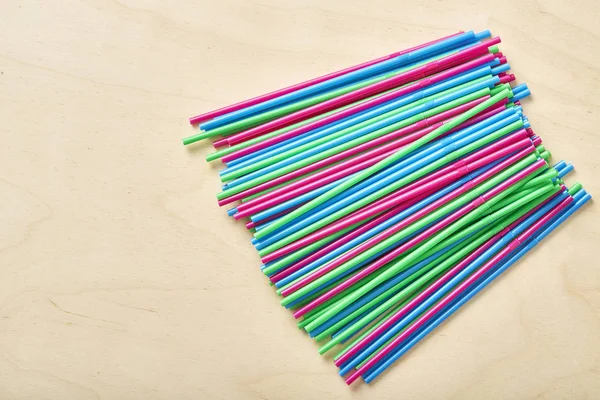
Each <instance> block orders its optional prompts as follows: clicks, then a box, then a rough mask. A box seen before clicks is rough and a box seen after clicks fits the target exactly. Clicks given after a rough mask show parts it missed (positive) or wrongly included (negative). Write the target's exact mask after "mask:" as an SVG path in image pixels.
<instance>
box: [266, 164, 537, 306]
mask: <svg viewBox="0 0 600 400" xmlns="http://www.w3.org/2000/svg"><path fill="white" fill-rule="evenodd" d="M536 159H537V157H536V155H535V154H530V155H529V156H526V157H524V158H523V159H521V160H520V161H518V162H517V163H515V164H513V165H512V166H510V167H508V168H507V169H505V170H504V171H501V172H499V173H498V174H496V175H494V176H493V177H491V178H490V179H489V180H488V181H486V182H484V183H482V184H480V185H479V186H477V187H476V188H473V189H471V190H470V191H468V192H467V193H465V194H463V195H461V196H459V197H458V198H456V199H454V200H452V201H450V202H448V203H447V204H446V205H444V206H442V207H440V208H439V209H438V210H436V211H434V212H433V213H431V214H429V215H428V216H426V217H425V218H423V219H421V220H419V221H416V222H414V223H413V224H411V225H410V226H408V227H406V228H404V229H403V230H401V231H400V232H397V233H396V234H394V235H392V236H391V237H389V238H387V239H386V240H384V241H383V242H381V243H379V244H377V245H375V246H374V247H372V248H371V249H369V250H367V251H366V252H364V253H363V254H362V255H361V256H359V257H357V258H355V259H353V260H350V261H347V262H346V263H344V264H342V266H346V265H347V264H348V263H350V264H351V265H349V266H348V268H351V267H353V266H354V265H356V264H358V263H360V262H363V261H365V260H366V259H367V258H369V257H371V256H374V255H375V254H377V253H378V252H379V251H381V250H383V249H385V248H387V246H389V245H391V244H393V243H395V242H396V241H398V240H400V239H402V238H404V237H406V236H408V235H410V234H411V233H414V232H416V231H417V230H418V229H421V228H422V227H424V226H426V225H428V224H429V223H432V222H433V221H435V220H436V219H437V218H441V217H442V216H444V215H446V214H447V213H449V212H451V211H453V210H455V209H456V208H458V207H460V206H462V205H464V204H466V203H467V202H469V201H470V200H473V199H474V198H475V197H477V196H478V195H479V193H480V191H487V190H489V189H491V188H493V187H494V186H496V185H497V184H499V183H500V182H502V181H503V180H505V179H506V178H508V177H509V176H511V175H513V174H514V173H516V172H518V171H519V170H521V169H523V168H525V167H526V166H528V165H529V164H532V163H534V162H535V160H536ZM425 168H427V167H425ZM417 172H418V171H417ZM413 174H414V173H413ZM413 174H411V175H413ZM409 176H410V175H409ZM300 251H302V250H300ZM293 254H294V253H292V255H293ZM339 257H341V256H338V257H337V258H339ZM334 260H335V259H334ZM332 262H333V261H332ZM275 264H277V263H275ZM275 264H274V265H270V266H269V267H267V268H265V269H264V271H263V272H264V273H265V274H271V272H273V271H271V268H274V267H276V265H275ZM328 264H329V263H328ZM328 264H326V265H328ZM326 265H323V266H321V267H320V268H319V269H321V268H326ZM278 267H279V268H281V267H280V266H278ZM340 267H341V266H340ZM340 267H338V268H340ZM326 276H327V275H326ZM321 278H323V277H321ZM321 278H319V279H321ZM291 296H293V294H292V295H290V296H288V297H286V299H288V298H289V297H291ZM284 300H285V299H284ZM290 301H291V300H290ZM282 304H284V305H285V304H287V303H283V302H282Z"/></svg>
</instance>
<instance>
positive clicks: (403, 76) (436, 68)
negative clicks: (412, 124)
mask: <svg viewBox="0 0 600 400" xmlns="http://www.w3.org/2000/svg"><path fill="white" fill-rule="evenodd" d="M498 43H500V38H499V37H494V38H492V39H490V40H489V41H487V42H485V43H480V44H476V45H474V46H472V47H469V48H467V49H464V50H461V51H459V52H458V53H455V54H452V55H449V56H446V57H443V58H440V59H439V60H436V61H432V62H429V63H427V64H424V65H422V66H419V67H416V68H413V69H411V70H409V71H406V72H402V73H399V74H398V75H395V76H393V77H391V78H387V79H384V80H382V81H379V82H377V83H373V84H371V85H368V86H365V87H363V88H360V89H357V90H355V91H352V92H349V93H346V94H344V95H341V96H338V97H334V98H332V99H330V100H326V101H324V102H321V103H318V104H315V105H313V106H310V107H307V108H305V109H302V110H299V111H296V112H294V113H291V114H288V115H286V116H284V117H282V118H280V119H278V120H275V121H280V122H279V123H280V124H281V125H279V126H287V125H290V124H293V123H294V122H296V121H300V120H303V119H306V118H310V117H313V116H315V115H318V114H321V113H324V112H327V111H330V110H333V109H335V108H338V107H343V106H345V105H347V104H351V103H354V102H355V101H359V100H362V99H364V98H367V97H369V96H372V95H376V94H377V93H381V92H383V91H386V90H388V89H392V88H394V87H397V86H400V85H404V84H406V83H410V82H412V81H414V80H417V79H421V78H425V77H426V76H429V75H433V74H436V73H439V72H441V71H443V70H445V69H448V68H451V67H454V66H456V65H459V64H462V63H465V62H466V61H467V60H468V59H473V58H477V57H479V58H478V60H479V61H478V63H476V64H475V65H482V64H485V63H487V62H490V61H492V60H493V59H494V58H495V55H494V54H491V53H489V52H488V47H489V46H492V45H495V44H498ZM486 54H487V55H486ZM256 136H259V134H254V135H252V134H248V133H246V131H242V132H240V133H236V134H234V135H231V136H228V137H227V138H225V139H223V140H225V141H226V142H227V143H228V144H229V145H230V146H232V145H234V144H238V143H242V142H244V141H246V140H248V139H252V138H254V137H256ZM215 143H216V142H215Z"/></svg>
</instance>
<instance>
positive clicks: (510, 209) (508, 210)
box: [305, 182, 560, 354]
mask: <svg viewBox="0 0 600 400" xmlns="http://www.w3.org/2000/svg"><path fill="white" fill-rule="evenodd" d="M558 190H560V188H558V187H555V186H554V185H553V184H552V183H551V182H549V183H548V185H546V186H545V187H543V188H540V189H538V190H536V191H535V192H533V193H531V194H530V195H528V196H526V197H522V198H521V199H519V201H518V202H516V203H513V204H511V205H509V206H507V207H505V208H504V209H502V210H499V211H497V212H495V213H493V214H489V215H488V216H486V217H484V218H483V219H481V220H480V221H478V222H477V223H476V224H477V225H478V226H479V228H481V227H484V226H486V225H490V222H491V221H494V222H495V223H494V224H493V225H492V227H491V228H490V229H488V230H486V232H485V233H484V234H483V235H481V236H479V237H477V238H476V239H475V240H473V241H471V242H469V243H468V244H466V245H465V246H463V247H462V248H461V250H460V251H458V252H456V253H455V254H453V255H452V256H451V257H450V258H448V259H447V260H445V261H444V262H442V263H441V264H440V265H438V266H437V267H435V268H434V269H432V270H431V271H429V272H428V274H426V275H424V276H423V277H422V278H421V279H420V280H418V281H415V282H414V283H413V284H411V285H410V286H408V287H407V288H406V289H404V290H402V291H401V292H399V293H398V294H396V295H394V296H393V297H392V298H390V299H389V300H388V301H386V302H385V303H383V304H381V305H380V306H378V307H377V308H376V309H375V310H373V311H372V312H370V313H369V314H367V315H366V316H365V317H363V318H361V320H359V321H357V322H356V323H355V324H353V325H352V326H350V327H348V329H347V330H345V331H344V332H343V333H342V334H340V335H338V336H336V337H335V338H333V339H332V340H330V341H329V342H327V343H326V344H325V345H324V346H323V347H321V348H320V349H319V353H321V354H323V353H325V352H327V351H329V350H330V349H331V348H333V347H334V346H335V345H336V344H338V343H340V342H341V341H342V340H344V339H345V338H346V337H348V336H350V335H351V334H352V333H353V332H356V331H357V330H358V329H361V327H363V326H364V325H365V324H367V323H368V322H369V321H371V320H373V318H375V317H376V316H377V315H379V314H380V313H381V312H382V311H384V310H386V309H388V308H389V307H390V306H391V305H393V304H395V303H396V302H397V301H400V300H401V299H403V298H405V297H406V296H407V295H409V294H411V293H414V292H415V290H419V288H421V287H422V286H423V284H424V283H425V277H426V276H433V275H434V274H437V273H440V272H444V271H446V270H447V269H449V268H450V267H452V266H454V265H456V264H457V263H458V262H460V260H462V259H463V258H464V257H466V256H467V255H468V254H470V253H471V252H472V251H474V250H476V249H477V248H479V246H481V245H482V244H483V243H485V241H487V240H488V239H489V238H491V237H492V236H494V235H495V234H496V233H498V232H500V231H501V230H502V229H504V228H506V226H508V225H509V224H510V223H511V222H512V221H515V220H517V219H518V218H519V217H520V216H521V215H522V214H523V213H519V212H515V210H517V209H519V208H523V209H525V210H528V209H533V208H534V207H535V206H536V205H537V204H539V203H541V202H542V201H544V200H545V199H547V198H549V197H550V196H551V195H552V194H553V193H556V191H558ZM536 199H537V200H536ZM534 200H536V201H534ZM527 203H530V204H529V206H528V207H523V206H524V205H526V204H527ZM525 212H527V211H525ZM506 216H509V217H508V218H504V217H506ZM499 219H503V220H502V221H501V222H499ZM422 247H427V245H426V244H424V245H422ZM412 254H413V253H411V255H412ZM409 257H410V255H409V256H407V258H409ZM403 261H404V259H403V260H401V261H399V262H398V263H397V264H402V263H403ZM366 286H367V285H365V286H363V287H362V288H363V289H365V288H366ZM353 300H354V299H353ZM338 311H339V310H335V312H338ZM325 315H326V313H324V314H323V315H322V316H320V318H316V319H315V321H313V322H312V323H311V324H309V325H308V326H306V327H305V329H306V330H308V331H309V332H310V330H312V329H314V328H316V327H317V326H318V325H320V324H321V323H322V322H324V321H323V320H322V319H323V316H325ZM328 318H329V317H328ZM328 318H327V319H328ZM319 320H321V321H319Z"/></svg>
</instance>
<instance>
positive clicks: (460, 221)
mask: <svg viewBox="0 0 600 400" xmlns="http://www.w3.org/2000/svg"><path fill="white" fill-rule="evenodd" d="M537 164H538V165H540V164H539V163H537ZM538 165H536V163H534V164H533V165H532V166H531V167H528V168H525V169H524V170H523V171H521V172H519V173H517V174H515V175H514V176H513V177H511V178H509V179H508V180H506V181H505V182H503V183H502V184H501V185H499V186H497V187H496V188H494V189H492V190H490V191H488V192H487V193H485V194H483V195H481V196H480V197H478V198H477V199H475V200H473V201H471V202H470V203H468V204H466V205H465V206H463V207H461V208H459V209H457V210H455V211H454V212H452V213H451V214H450V215H449V216H447V217H445V218H444V219H442V220H441V221H439V222H438V223H436V224H434V225H433V226H432V227H430V228H428V229H426V230H425V231H424V232H422V233H421V234H419V235H417V236H416V237H415V238H413V239H412V240H409V241H408V242H406V243H405V244H404V245H402V246H400V247H398V248H396V249H394V250H393V251H392V252H390V253H388V254H387V255H385V256H384V257H382V258H380V259H378V260H377V262H374V263H371V264H370V265H369V266H368V267H367V268H365V269H363V270H362V271H360V273H358V274H356V275H355V276H353V277H352V278H351V279H348V280H346V281H344V282H343V283H341V284H339V285H337V286H336V287H335V288H334V289H332V290H330V291H328V292H327V293H326V294H324V295H322V296H320V297H319V298H317V299H315V300H314V301H312V302H310V303H309V304H307V305H306V306H304V307H302V308H301V309H300V310H298V311H296V312H295V313H294V316H295V317H296V318H297V317H299V316H302V315H303V314H304V313H306V312H307V311H309V310H310V309H312V308H314V307H315V306H317V305H319V304H320V303H322V302H323V301H325V300H326V299H328V298H330V297H331V296H333V295H335V294H337V293H338V292H339V291H341V290H344V289H346V288H347V287H349V286H350V285H352V284H354V283H355V282H357V281H358V280H360V279H362V277H364V276H367V275H369V274H370V273H372V272H373V271H375V270H377V269H379V268H381V267H382V266H383V265H385V264H387V263H388V262H389V261H392V260H393V259H394V258H396V257H397V255H399V254H402V253H404V252H406V251H407V250H410V249H415V248H416V247H417V245H419V244H420V243H422V242H424V241H425V240H427V239H431V240H430V241H429V242H428V246H430V248H431V247H432V246H433V245H435V244H436V243H434V242H433V241H432V240H433V239H434V238H437V240H443V239H444V237H443V235H446V237H447V236H448V235H450V234H451V233H453V232H451V230H454V231H456V230H457V229H459V228H460V227H461V226H464V224H466V223H468V222H472V221H473V220H475V219H476V218H479V217H480V216H481V215H484V214H483V213H484V212H485V210H487V209H488V204H489V205H491V204H494V203H495V202H497V201H499V200H501V199H502V198H503V197H505V196H506V195H508V194H510V193H511V191H514V190H515V189H516V188H517V187H518V184H516V183H517V182H519V181H522V180H523V179H524V178H526V177H527V176H529V175H530V174H531V173H532V172H533V171H535V169H536V167H537V168H539V167H538ZM527 198H528V196H525V197H523V199H527ZM486 203H487V204H486ZM513 204H519V201H518V202H515V203H513ZM506 209H507V210H508V209H509V207H506ZM501 211H502V212H504V211H505V209H502V210H501ZM482 221H484V223H486V222H487V221H486V220H485V219H483V220H482ZM487 223H489V222H487ZM409 232H410V231H409ZM411 233H412V232H411ZM440 236H441V237H442V238H441V239H440V238H439V237H440ZM431 243H433V244H431ZM425 247H427V246H425ZM419 250H421V251H423V250H422V249H421V247H419V248H417V249H416V250H415V251H414V252H413V253H411V254H415V253H417V252H418V251H419ZM426 250H429V249H426ZM426 250H425V251H426ZM421 254H422V253H421ZM408 257H410V255H409V256H408ZM408 257H407V258H408ZM405 259H406V258H405ZM345 269H348V267H346V268H345ZM340 271H342V272H343V271H344V269H343V268H338V270H336V271H333V272H330V273H329V274H327V275H325V276H324V277H322V278H319V279H322V280H329V279H331V278H332V277H333V276H335V275H337V274H339V273H340ZM319 279H317V281H314V282H312V283H309V284H308V285H307V286H305V287H304V288H302V289H300V290H298V291H296V292H294V293H293V294H291V295H290V296H288V297H286V298H284V299H283V300H282V303H283V302H284V301H289V300H288V299H293V298H294V297H296V296H298V294H299V293H302V292H304V291H306V290H307V289H308V288H309V287H310V286H313V285H314V284H315V282H318V281H319ZM307 328H308V327H307Z"/></svg>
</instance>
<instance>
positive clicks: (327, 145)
mask: <svg viewBox="0 0 600 400" xmlns="http://www.w3.org/2000/svg"><path fill="white" fill-rule="evenodd" d="M499 79H500V78H498V77H497V76H496V77H490V78H489V79H485V80H483V81H481V82H476V83H473V84H471V85H469V86H467V87H464V88H462V89H459V90H457V91H455V92H451V93H447V94H445V95H442V96H440V97H437V98H434V99H432V100H429V101H427V102H425V103H423V104H420V105H417V106H415V107H412V108H409V109H407V110H405V111H402V112H399V113H397V114H394V115H391V116H389V117H387V118H384V119H382V120H380V121H377V122H374V123H371V124H367V125H366V126H363V127H362V128H360V129H357V130H353V131H351V132H348V133H347V134H344V135H342V136H341V137H338V138H335V139H332V140H329V141H326V142H324V143H321V144H319V145H317V146H314V147H310V148H308V149H307V150H305V151H303V152H301V153H299V154H296V155H293V156H291V157H288V158H286V159H284V160H281V161H278V162H276V163H273V164H271V165H268V166H266V167H263V168H261V169H258V170H256V171H254V172H251V173H249V174H246V175H244V176H241V177H239V178H237V179H234V180H232V181H230V182H228V187H229V188H233V187H235V186H238V185H240V184H242V183H246V182H248V181H251V180H252V179H255V178H258V177H260V176H263V175H265V174H267V173H269V172H273V171H276V170H278V169H280V168H283V167H287V166H289V165H291V164H294V163H296V162H298V161H301V160H304V159H306V158H307V157H310V156H313V155H315V154H319V153H322V152H324V151H326V150H329V149H332V148H334V147H336V146H339V145H342V144H344V143H346V142H349V141H351V140H354V139H357V138H359V137H361V136H364V135H367V134H369V133H371V132H374V131H377V130H379V129H382V128H385V127H387V126H388V125H392V124H394V123H397V122H400V121H403V120H405V119H408V118H410V117H413V116H415V115H417V114H419V113H422V112H425V111H428V110H431V109H432V108H435V107H437V106H440V105H442V104H445V103H448V102H450V101H452V100H456V99H458V98H460V97H463V96H466V95H469V94H471V93H474V92H476V91H478V90H481V89H485V88H489V87H493V86H494V85H495V84H496V83H497V82H498V81H499ZM422 92H423V91H419V92H416V93H414V94H412V95H409V96H408V97H409V98H411V99H410V100H411V101H408V100H406V98H401V99H399V100H398V101H397V102H398V103H400V102H404V101H408V103H411V102H414V101H416V100H418V99H420V98H422V96H423V95H422ZM395 108H397V107H396V106H394V107H392V110H390V111H389V112H393V109H395ZM359 118H360V117H359ZM365 123H366V122H365ZM346 124H349V125H348V126H352V125H354V123H349V122H346V123H344V124H342V125H344V126H346ZM334 128H335V129H334ZM334 128H332V130H333V132H335V131H337V128H336V127H334ZM319 135H321V140H323V139H325V138H327V136H329V135H333V133H332V132H331V130H329V132H327V134H326V135H325V134H323V132H321V133H319ZM234 168H235V167H234ZM239 168H241V167H239ZM227 175H228V174H224V175H222V179H227Z"/></svg>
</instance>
